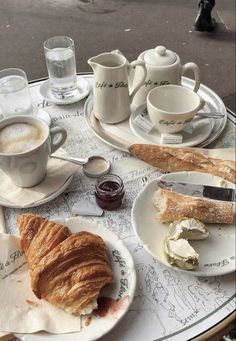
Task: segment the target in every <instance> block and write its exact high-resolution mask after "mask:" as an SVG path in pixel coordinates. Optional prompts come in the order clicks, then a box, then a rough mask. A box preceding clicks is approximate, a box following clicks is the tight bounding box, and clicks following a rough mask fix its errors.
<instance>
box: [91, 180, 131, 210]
mask: <svg viewBox="0 0 236 341" xmlns="http://www.w3.org/2000/svg"><path fill="white" fill-rule="evenodd" d="M95 188H96V192H95V197H96V201H97V204H98V205H99V206H100V207H101V208H103V209H104V210H110V211H111V210H115V209H117V208H119V207H120V206H121V205H122V201H123V197H124V194H125V192H124V184H123V181H122V179H121V178H120V177H119V176H118V175H115V174H107V175H102V176H100V178H98V180H97V182H96V185H95Z"/></svg>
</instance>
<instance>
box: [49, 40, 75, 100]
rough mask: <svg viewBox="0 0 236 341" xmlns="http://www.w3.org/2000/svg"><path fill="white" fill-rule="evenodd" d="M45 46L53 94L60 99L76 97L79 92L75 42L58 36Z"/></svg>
mask: <svg viewBox="0 0 236 341" xmlns="http://www.w3.org/2000/svg"><path fill="white" fill-rule="evenodd" d="M43 46H44V53H45V59H46V64H47V70H48V76H49V81H50V85H51V91H52V94H53V95H54V96H55V97H56V98H59V99H68V98H71V97H74V96H75V95H76V93H77V91H78V87H77V78H76V62H75V45H74V41H73V40H72V39H71V38H68V37H63V36H58V37H52V38H49V39H48V40H46V41H45V42H44V44H43Z"/></svg>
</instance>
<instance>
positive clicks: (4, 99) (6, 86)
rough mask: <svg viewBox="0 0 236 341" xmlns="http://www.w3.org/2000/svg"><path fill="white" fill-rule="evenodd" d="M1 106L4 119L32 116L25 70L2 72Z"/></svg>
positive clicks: (0, 74) (6, 70) (0, 82)
mask: <svg viewBox="0 0 236 341" xmlns="http://www.w3.org/2000/svg"><path fill="white" fill-rule="evenodd" d="M0 106H1V109H2V114H3V116H4V118H7V117H10V116H14V115H30V114H32V112H33V107H32V103H31V97H30V92H29V85H28V80H27V77H26V74H25V72H24V71H23V70H20V69H16V68H10V69H5V70H2V71H0Z"/></svg>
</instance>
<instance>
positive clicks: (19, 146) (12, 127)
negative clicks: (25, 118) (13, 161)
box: [0, 122, 45, 154]
mask: <svg viewBox="0 0 236 341" xmlns="http://www.w3.org/2000/svg"><path fill="white" fill-rule="evenodd" d="M44 138H45V133H44V131H43V130H42V128H40V127H39V126H37V125H35V124H31V123H24V122H19V123H18V122H17V123H12V124H8V125H7V126H5V127H3V128H2V129H1V130H0V153H3V154H19V153H24V152H27V151H29V150H32V149H34V148H35V147H37V146H39V145H40V144H41V143H42V142H43V140H44Z"/></svg>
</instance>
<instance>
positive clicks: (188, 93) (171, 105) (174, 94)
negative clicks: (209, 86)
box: [147, 85, 205, 133]
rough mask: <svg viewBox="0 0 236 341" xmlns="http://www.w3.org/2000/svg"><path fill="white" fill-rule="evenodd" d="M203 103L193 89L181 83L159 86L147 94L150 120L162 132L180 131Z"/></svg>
mask: <svg viewBox="0 0 236 341" xmlns="http://www.w3.org/2000/svg"><path fill="white" fill-rule="evenodd" d="M204 105H205V101H204V100H203V99H201V98H200V97H199V96H198V95H197V94H196V93H195V92H194V91H193V90H190V89H187V88H185V87H183V86H181V85H163V86H159V87H156V88H154V89H152V90H151V91H150V92H149V93H148V96H147V109H148V114H149V117H150V120H151V122H152V123H153V125H154V126H155V127H156V128H157V129H158V130H159V131H160V132H162V133H177V132H180V131H181V130H183V129H184V128H185V127H186V125H187V124H188V123H189V122H191V121H192V119H193V118H194V116H195V114H196V113H197V112H198V111H199V110H200V109H201V108H202V107H203V106H204Z"/></svg>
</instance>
